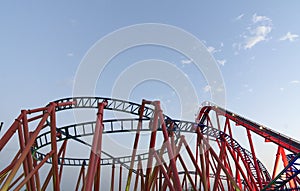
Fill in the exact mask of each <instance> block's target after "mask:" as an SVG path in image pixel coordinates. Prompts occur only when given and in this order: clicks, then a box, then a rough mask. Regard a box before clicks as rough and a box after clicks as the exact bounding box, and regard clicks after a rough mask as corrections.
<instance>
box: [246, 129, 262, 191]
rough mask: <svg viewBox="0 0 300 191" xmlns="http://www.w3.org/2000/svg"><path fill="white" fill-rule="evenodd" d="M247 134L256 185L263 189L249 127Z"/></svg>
mask: <svg viewBox="0 0 300 191" xmlns="http://www.w3.org/2000/svg"><path fill="white" fill-rule="evenodd" d="M247 136H248V140H249V144H250V149H251V153H252V157H253V162H254V167H255V171H256V174H257V181H258V185H259V188H260V189H263V187H262V183H261V177H260V174H261V172H260V168H259V166H258V163H257V159H256V154H255V151H254V146H253V141H252V137H251V133H250V130H249V129H247Z"/></svg>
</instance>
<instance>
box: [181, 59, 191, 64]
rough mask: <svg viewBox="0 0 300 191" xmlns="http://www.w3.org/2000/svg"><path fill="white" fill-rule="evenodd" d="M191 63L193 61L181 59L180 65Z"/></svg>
mask: <svg viewBox="0 0 300 191" xmlns="http://www.w3.org/2000/svg"><path fill="white" fill-rule="evenodd" d="M192 62H193V59H183V60H181V64H191V63H192Z"/></svg>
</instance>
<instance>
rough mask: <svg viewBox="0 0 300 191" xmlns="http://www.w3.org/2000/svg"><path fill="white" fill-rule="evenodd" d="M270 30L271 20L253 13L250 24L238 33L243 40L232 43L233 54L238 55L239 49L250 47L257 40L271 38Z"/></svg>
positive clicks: (257, 41)
mask: <svg viewBox="0 0 300 191" xmlns="http://www.w3.org/2000/svg"><path fill="white" fill-rule="evenodd" d="M243 16H244V15H240V16H239V17H243ZM239 17H237V18H239ZM271 31H272V20H271V19H270V18H269V17H267V16H261V15H257V14H256V13H255V14H253V15H252V20H251V22H250V25H249V26H248V27H246V30H245V31H244V32H242V33H241V34H240V35H239V37H240V38H242V39H244V41H243V42H238V43H233V45H232V46H233V48H234V49H235V55H238V53H239V51H240V50H241V49H251V48H253V47H254V46H255V45H256V44H258V43H259V42H262V41H266V40H269V39H271V37H269V34H270V33H271Z"/></svg>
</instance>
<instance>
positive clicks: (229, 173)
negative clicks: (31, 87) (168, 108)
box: [0, 97, 300, 191]
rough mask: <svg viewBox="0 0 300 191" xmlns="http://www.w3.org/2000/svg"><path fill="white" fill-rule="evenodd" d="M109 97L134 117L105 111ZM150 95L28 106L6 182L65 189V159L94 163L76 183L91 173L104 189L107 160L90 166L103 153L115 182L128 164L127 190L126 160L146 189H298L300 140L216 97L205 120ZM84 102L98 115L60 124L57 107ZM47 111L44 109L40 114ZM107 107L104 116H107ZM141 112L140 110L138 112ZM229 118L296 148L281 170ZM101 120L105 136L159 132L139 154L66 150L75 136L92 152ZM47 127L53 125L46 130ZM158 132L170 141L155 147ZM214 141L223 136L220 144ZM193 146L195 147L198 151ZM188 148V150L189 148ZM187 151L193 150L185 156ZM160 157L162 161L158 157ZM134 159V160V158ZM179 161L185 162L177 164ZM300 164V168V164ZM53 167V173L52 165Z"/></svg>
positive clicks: (16, 128)
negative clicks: (136, 99) (269, 165)
mask: <svg viewBox="0 0 300 191" xmlns="http://www.w3.org/2000/svg"><path fill="white" fill-rule="evenodd" d="M103 103H105V104H104V108H103V109H104V110H108V111H117V112H121V113H127V114H128V115H130V116H131V115H132V116H135V117H134V118H127V119H117V118H116V119H103V115H102V114H101V112H102V110H99V108H100V106H99V104H102V106H103ZM145 103H146V104H145ZM145 103H144V101H143V102H142V105H141V104H136V103H133V102H129V101H124V100H119V99H112V98H103V97H73V98H64V99H60V100H56V101H54V102H50V104H48V105H46V106H45V107H44V108H38V109H33V110H23V111H22V112H21V114H20V116H19V117H18V118H17V120H16V121H15V122H14V123H13V125H12V126H11V128H9V129H8V131H7V132H6V133H5V134H4V136H3V137H2V138H1V140H0V151H2V149H3V148H4V146H5V145H6V143H7V142H8V141H9V140H10V139H12V136H13V134H15V133H17V134H18V135H19V142H20V145H21V147H20V150H19V151H18V153H17V154H16V157H15V159H13V160H12V161H11V163H10V164H9V165H8V166H7V167H6V168H5V169H1V168H2V167H0V170H1V171H0V189H1V190H8V189H11V188H14V189H16V190H19V189H21V188H22V187H26V188H27V189H28V190H40V189H42V190H44V189H45V188H47V187H48V183H49V181H50V179H51V177H52V179H53V186H54V187H55V189H56V190H59V187H60V183H59V182H58V181H57V180H60V177H61V173H62V166H74V167H76V166H78V167H80V166H81V167H84V166H87V167H88V168H89V169H88V172H87V174H85V173H84V171H80V176H79V178H78V182H77V186H76V189H77V188H78V186H79V185H80V184H81V185H82V189H84V187H85V186H84V185H85V180H87V181H91V180H92V181H93V182H94V189H95V190H98V188H100V187H99V186H100V185H99V182H100V179H99V178H100V175H98V176H97V177H96V174H97V173H100V168H99V167H97V169H98V170H97V172H95V173H96V174H95V178H93V177H91V175H90V167H91V166H92V165H97V163H98V162H97V158H98V159H99V165H100V166H106V167H109V166H112V179H111V189H113V187H114V186H113V184H114V173H113V172H114V168H115V165H120V178H119V181H120V182H119V190H122V189H121V187H122V183H121V179H122V178H121V176H122V173H121V167H124V168H125V169H127V170H128V177H127V178H128V179H127V183H126V190H128V189H129V188H130V182H131V181H132V180H131V172H133V173H134V174H135V177H136V179H135V184H134V189H135V190H136V189H137V188H138V182H140V188H142V187H143V188H145V189H146V190H150V188H151V190H160V188H163V190H165V189H167V188H168V189H170V190H183V189H188V187H189V186H191V188H193V189H200V190H202V189H203V190H210V189H212V190H222V191H223V190H266V191H269V190H296V189H298V185H300V180H299V178H298V177H297V175H298V174H299V172H300V170H299V169H298V166H297V165H298V164H297V162H296V161H297V158H298V157H299V156H298V155H299V154H298V153H300V152H299V150H300V142H299V141H297V140H294V139H292V138H289V137H287V136H285V135H283V134H281V133H279V132H276V131H274V130H271V129H269V128H267V127H265V126H263V125H260V124H258V123H255V122H253V121H251V120H248V119H246V118H244V117H242V116H240V115H237V114H236V113H233V112H231V111H229V110H226V109H224V108H221V107H219V106H217V105H214V104H212V103H208V104H207V105H205V106H203V107H202V108H201V109H200V112H199V116H198V118H197V123H195V122H189V121H182V120H173V119H171V118H170V117H169V116H167V115H165V114H162V111H161V110H160V108H159V106H158V105H159V103H158V102H150V101H146V102H145ZM157 104H158V105H157ZM148 105H149V106H148ZM81 108H83V109H98V114H97V116H98V117H97V121H92V122H84V123H82V122H81V123H76V124H73V125H67V126H62V127H58V126H57V125H56V123H55V122H56V120H55V119H56V116H55V113H56V112H60V111H65V110H73V109H81ZM40 112H42V113H41V114H38V113H40ZM213 112H215V113H216V117H217V122H218V123H217V124H215V123H216V122H215V121H212V120H211V117H210V115H212V113H213ZM31 114H34V116H33V117H31V118H30V117H27V115H28V116H29V115H31ZM99 114H100V116H102V118H99ZM136 116H139V117H138V118H137V117H136ZM219 116H222V117H224V118H225V119H226V120H224V121H225V125H224V130H223V129H222V128H220V123H221V122H220V121H218V120H219ZM99 119H100V121H99ZM38 120H40V122H39V123H38V125H37V127H36V129H35V130H34V131H32V132H29V131H28V125H30V124H31V122H32V121H38ZM229 121H231V122H233V123H234V124H235V125H236V126H243V127H245V129H246V130H249V131H251V132H253V133H255V134H257V135H259V136H261V137H263V138H264V139H266V140H268V141H269V142H273V143H275V144H276V145H278V147H282V148H284V149H286V150H287V151H290V152H292V153H293V154H291V155H287V156H285V157H286V158H287V160H288V161H289V164H288V165H286V166H285V168H284V169H283V170H282V171H281V172H280V173H279V174H277V175H276V177H273V178H272V177H271V176H270V173H269V172H268V170H267V169H266V167H265V166H264V164H263V163H262V162H261V161H260V160H259V159H258V158H257V157H256V155H255V152H254V149H253V145H252V140H251V138H250V137H248V138H249V142H250V148H251V150H247V149H246V148H244V147H242V146H241V145H240V144H239V143H238V141H237V140H236V139H235V138H234V137H233V135H232V132H231V131H232V129H231V127H230V123H229ZM99 125H100V128H101V126H102V128H103V130H101V136H102V133H103V135H104V136H107V135H105V134H111V133H119V134H122V136H124V137H127V135H126V133H130V132H135V133H136V135H135V136H136V137H135V138H136V139H135V141H139V139H137V137H139V133H140V132H149V133H151V136H150V137H151V140H150V145H149V152H146V153H137V154H134V153H132V155H128V156H113V155H112V154H110V153H109V152H106V151H104V150H101V152H102V154H103V155H105V156H106V157H101V158H100V157H97V156H95V157H96V158H95V159H93V158H91V157H92V155H91V156H90V158H87V157H82V158H78V157H77V158H76V157H75V158H74V157H65V155H64V154H65V152H66V147H65V146H64V145H65V144H64V143H66V141H68V140H72V141H74V142H75V143H80V144H83V145H85V146H87V148H88V150H91V154H92V150H93V146H94V143H93V144H91V143H89V142H87V141H85V140H84V139H82V138H84V137H94V138H95V134H96V132H97V131H98V130H99ZM44 129H50V130H48V131H46V130H44ZM97 129H98V130H97ZM228 129H229V130H228ZM41 130H43V131H41ZM226 131H228V132H226ZM156 132H157V133H161V134H163V135H164V141H163V145H164V146H163V145H162V146H161V147H160V146H159V145H157V148H156V149H158V150H156V151H155V150H153V151H152V149H153V148H154V145H155V139H156ZM149 133H148V134H149ZM186 134H191V135H193V134H195V135H196V136H197V137H198V138H197V140H196V142H197V144H196V146H195V148H194V147H192V145H194V144H192V145H191V144H190V143H187V142H186V141H185V138H184V137H185V136H184V135H186ZM248 136H249V135H248ZM100 139H102V138H100ZM96 140H97V139H96ZM98 140H99V138H98ZM33 141H34V142H33ZM153 141H154V142H153ZM58 142H63V144H60V145H62V146H61V148H60V149H59V150H58V148H56V147H57V143H58ZM211 142H215V143H217V144H216V145H214V146H212V145H211ZM137 143H138V142H137ZM153 143H154V144H153ZM182 145H184V146H185V149H181V146H182ZM200 145H205V147H203V148H202V147H201V146H200ZM100 148H101V147H100ZM204 148H206V149H204ZM192 149H195V150H194V151H192ZM201 149H204V150H203V153H202V154H197V153H198V150H201ZM172 150H173V151H172ZM185 150H186V152H187V154H186V155H183V154H181V152H184V151H185ZM173 152H174V153H177V154H176V155H174V156H175V159H173V158H172V156H173V154H172V153H173ZM55 153H58V154H55ZM217 153H219V155H217ZM0 154H1V153H0ZM100 156H101V155H100ZM297 156H298V157H297ZM182 157H186V158H184V159H183V158H182ZM168 160H169V162H168ZM141 161H146V162H147V166H146V167H145V166H144V167H142V165H143V164H142V163H141ZM152 161H156V162H155V163H153V164H152ZM188 161H191V163H190V164H189V162H188ZM46 163H48V165H50V167H51V169H52V170H50V171H49V174H48V176H47V178H46V180H45V182H44V184H43V185H40V180H39V173H38V169H39V168H40V167H41V166H45V165H44V164H46ZM128 163H131V164H130V165H128ZM133 163H135V165H134V166H132V164H133ZM175 163H176V166H177V167H176V166H174V164H175ZM154 164H155V165H154ZM22 165H23V170H24V172H23V173H21V174H20V176H19V177H16V178H15V179H13V178H14V177H15V176H16V174H17V172H19V171H18V169H19V168H20V166H22ZM149 165H150V166H149ZM190 165H192V166H193V168H194V169H193V170H191V169H189V168H190ZM95 167H96V166H95ZM95 167H94V168H95ZM174 167H175V168H179V167H180V168H181V169H178V171H177V169H174ZM145 168H146V169H145ZM91 169H92V168H91ZM143 169H144V170H146V171H144V170H143ZM295 169H296V170H297V172H295ZM52 171H53V173H51V172H52ZM179 176H181V178H179ZM22 177H24V178H22ZM80 177H83V178H82V182H81V183H80V181H79V180H80ZM171 177H172V178H171ZM13 180H14V181H13ZM89 183H90V182H89ZM89 183H88V184H89ZM288 184H289V186H288ZM131 188H132V187H131ZM155 188H156V189H155Z"/></svg>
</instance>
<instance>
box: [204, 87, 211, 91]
mask: <svg viewBox="0 0 300 191" xmlns="http://www.w3.org/2000/svg"><path fill="white" fill-rule="evenodd" d="M203 90H204V92H209V91H210V90H211V87H210V85H206V86H205V87H204V88H203Z"/></svg>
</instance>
